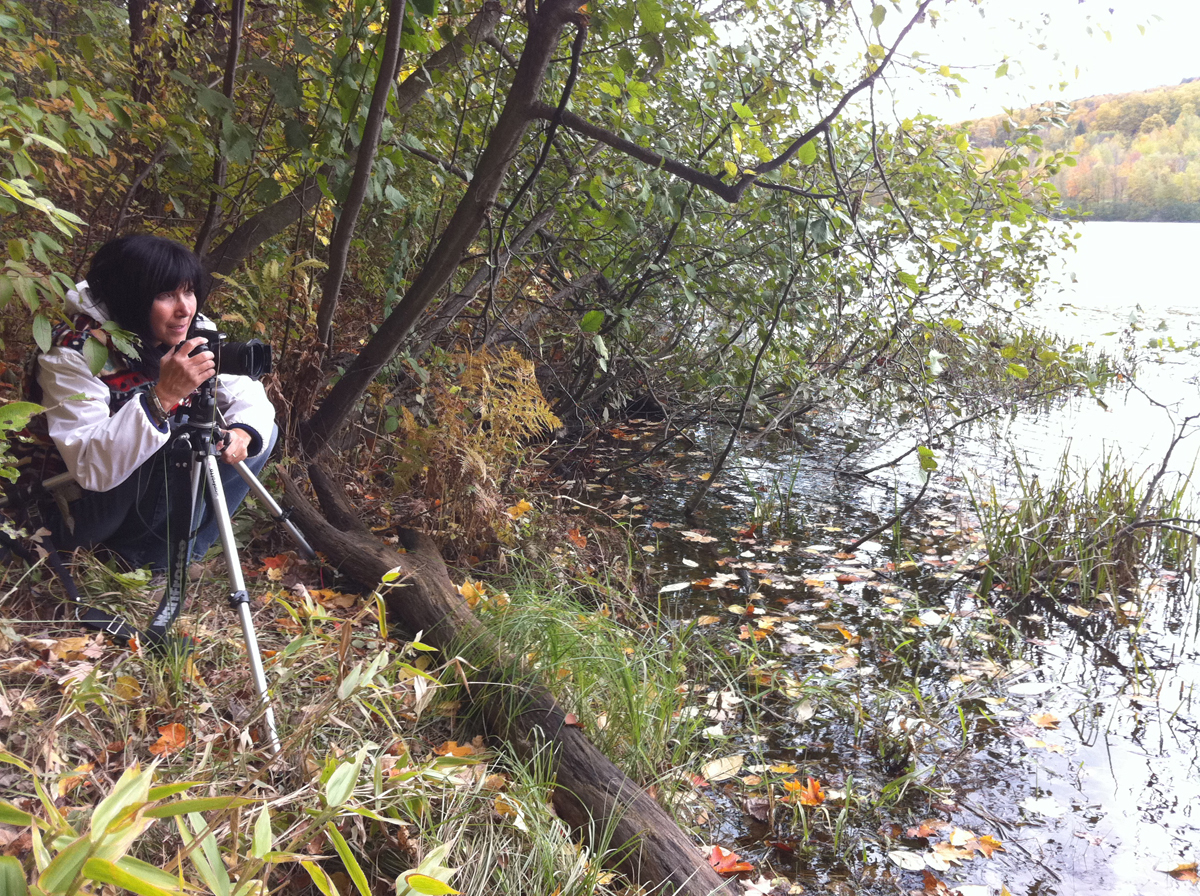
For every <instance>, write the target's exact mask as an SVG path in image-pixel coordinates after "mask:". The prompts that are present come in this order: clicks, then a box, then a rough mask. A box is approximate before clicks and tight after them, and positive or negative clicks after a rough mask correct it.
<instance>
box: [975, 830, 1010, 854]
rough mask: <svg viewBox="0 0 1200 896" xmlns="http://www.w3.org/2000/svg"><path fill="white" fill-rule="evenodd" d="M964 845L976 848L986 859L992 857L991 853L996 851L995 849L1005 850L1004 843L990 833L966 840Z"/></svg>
mask: <svg viewBox="0 0 1200 896" xmlns="http://www.w3.org/2000/svg"><path fill="white" fill-rule="evenodd" d="M966 845H967V848H968V849H975V850H978V851H979V852H980V854H981V855H983V857H984V858H987V859H990V858H991V857H992V853H994V852H996V851H997V850H999V851H1000V852H1007V850H1005V848H1004V844H1003V843H1001V842H1000V841H999V840H997V839H996V838H995V837H993V836H992V835H991V834H985V835H984V836H982V837H976V838H975V839H974V840H968V841H967V844H966Z"/></svg>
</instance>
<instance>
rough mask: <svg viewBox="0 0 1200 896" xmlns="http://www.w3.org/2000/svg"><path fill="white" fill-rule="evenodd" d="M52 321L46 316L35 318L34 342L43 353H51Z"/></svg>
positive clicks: (39, 315) (36, 316) (35, 316)
mask: <svg viewBox="0 0 1200 896" xmlns="http://www.w3.org/2000/svg"><path fill="white" fill-rule="evenodd" d="M50 338H51V334H50V320H49V318H47V317H46V315H44V314H35V315H34V316H33V341H34V342H36V343H37V347H38V348H40V349H41V350H42V352H43V353H45V352H48V351H50Z"/></svg>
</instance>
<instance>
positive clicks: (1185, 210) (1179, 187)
mask: <svg viewBox="0 0 1200 896" xmlns="http://www.w3.org/2000/svg"><path fill="white" fill-rule="evenodd" d="M1069 105H1070V109H1071V111H1070V114H1069V115H1067V116H1066V122H1067V126H1066V128H1052V129H1046V130H1044V131H1043V132H1042V139H1043V140H1045V142H1046V146H1047V148H1052V149H1059V148H1067V149H1070V150H1072V151H1073V152H1074V153H1075V155H1076V156H1077V158H1078V160H1079V161H1078V164H1077V165H1076V166H1075V167H1074V168H1064V169H1063V170H1062V171H1061V172H1060V173H1059V174H1058V175H1057V176H1055V178H1054V181H1055V184H1056V185H1057V186H1058V188H1059V190H1060V191H1061V193H1062V196H1063V199H1064V200H1065V201H1066V204H1067V205H1069V206H1071V207H1072V208H1075V209H1077V210H1078V211H1080V212H1085V213H1088V214H1089V215H1090V216H1091V217H1093V218H1096V219H1099V220H1105V221H1200V116H1198V115H1197V109H1200V79H1196V78H1191V79H1188V80H1187V81H1185V82H1183V83H1182V84H1179V85H1176V86H1174V87H1160V88H1158V89H1156V90H1146V91H1141V92H1138V93H1121V94H1110V95H1107V96H1093V97H1088V98H1086V99H1082V100H1075V101H1074V102H1072V103H1070V104H1069ZM1031 114H1032V112H1031V111H1030V112H1026V113H1022V115H1031ZM1006 118H1007V116H996V117H994V118H984V119H980V120H978V121H975V122H972V123H970V124H969V125H968V127H969V128H970V132H971V139H972V142H974V143H975V145H977V146H979V147H982V148H984V149H985V151H986V150H987V148H990V147H997V146H999V145H1001V144H1003V142H1004V122H1005V120H1006Z"/></svg>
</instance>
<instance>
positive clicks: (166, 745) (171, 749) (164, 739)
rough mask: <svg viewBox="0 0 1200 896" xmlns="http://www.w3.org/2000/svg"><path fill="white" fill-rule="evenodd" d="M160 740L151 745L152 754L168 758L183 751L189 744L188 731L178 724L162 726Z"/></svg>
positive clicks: (159, 730) (159, 732) (159, 731)
mask: <svg viewBox="0 0 1200 896" xmlns="http://www.w3.org/2000/svg"><path fill="white" fill-rule="evenodd" d="M158 734H159V738H158V740H156V741H155V742H154V743H153V744H151V745H150V752H151V753H153V754H154V755H155V756H167V755H169V754H170V753H175V752H177V751H179V750H182V749H183V747H184V744H186V743H187V738H188V732H187V729H186V728H184V727H183V726H182V725H180V724H179V723H178V722H172V723H171V724H170V725H162V726H160V727H159V729H158Z"/></svg>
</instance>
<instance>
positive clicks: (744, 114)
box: [733, 103, 754, 119]
mask: <svg viewBox="0 0 1200 896" xmlns="http://www.w3.org/2000/svg"><path fill="white" fill-rule="evenodd" d="M733 111H734V114H736V115H737V117H738V118H746V119H749V118H753V117H754V112H753V111H752V110H751V109H750V107H749V106H747V105H745V104H744V103H734V104H733Z"/></svg>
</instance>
